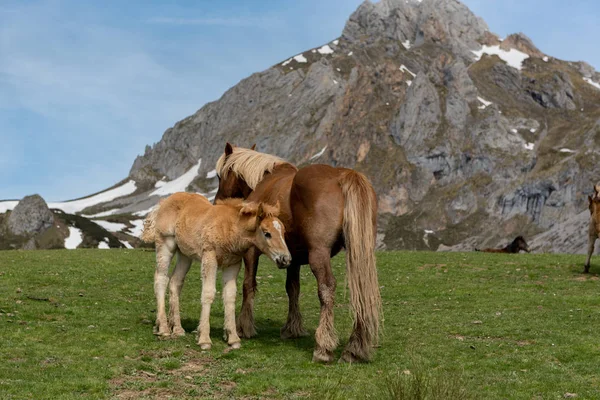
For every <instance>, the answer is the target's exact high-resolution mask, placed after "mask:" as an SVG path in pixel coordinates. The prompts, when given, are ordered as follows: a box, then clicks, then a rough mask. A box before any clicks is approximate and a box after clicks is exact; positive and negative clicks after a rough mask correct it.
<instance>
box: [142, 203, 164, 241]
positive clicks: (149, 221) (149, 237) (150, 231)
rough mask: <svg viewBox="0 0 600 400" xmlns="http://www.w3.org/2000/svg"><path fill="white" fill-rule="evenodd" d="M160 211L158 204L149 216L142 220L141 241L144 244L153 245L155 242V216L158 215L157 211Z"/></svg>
mask: <svg viewBox="0 0 600 400" xmlns="http://www.w3.org/2000/svg"><path fill="white" fill-rule="evenodd" d="M159 209H160V203H159V204H157V205H156V206H155V207H154V208H153V209H152V211H150V214H148V215H147V216H146V219H145V220H144V230H143V231H142V236H141V239H142V241H144V242H146V243H154V242H155V240H156V226H155V224H156V216H157V215H158V210H159Z"/></svg>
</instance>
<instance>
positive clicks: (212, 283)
mask: <svg viewBox="0 0 600 400" xmlns="http://www.w3.org/2000/svg"><path fill="white" fill-rule="evenodd" d="M216 292H217V256H216V254H215V252H214V251H205V252H204V254H203V255H202V311H201V312H200V324H199V325H198V344H199V345H200V347H201V348H202V350H209V349H210V347H211V345H212V341H211V340H210V306H211V305H212V302H213V300H214V299H215V293H216Z"/></svg>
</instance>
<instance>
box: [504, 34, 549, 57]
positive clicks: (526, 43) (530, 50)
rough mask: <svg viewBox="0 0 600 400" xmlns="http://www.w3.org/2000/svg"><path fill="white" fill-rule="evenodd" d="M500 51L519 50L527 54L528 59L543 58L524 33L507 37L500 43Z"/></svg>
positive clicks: (542, 54)
mask: <svg viewBox="0 0 600 400" xmlns="http://www.w3.org/2000/svg"><path fill="white" fill-rule="evenodd" d="M500 48H501V49H502V50H506V51H509V50H510V49H515V50H519V51H520V52H522V53H525V54H527V55H528V56H530V57H538V58H542V57H544V53H542V52H541V51H540V50H539V49H538V48H537V47H535V45H534V44H533V41H532V40H531V39H529V38H528V37H527V36H526V35H525V34H524V33H520V32H519V33H513V34H512V35H510V36H508V37H507V38H506V39H504V40H503V41H502V42H501V43H500Z"/></svg>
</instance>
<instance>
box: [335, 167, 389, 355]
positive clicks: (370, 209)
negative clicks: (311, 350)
mask: <svg viewBox="0 0 600 400" xmlns="http://www.w3.org/2000/svg"><path fill="white" fill-rule="evenodd" d="M339 182H340V186H341V188H342V193H343V195H344V223H343V232H344V239H345V247H346V275H347V280H348V287H349V289H350V302H351V304H352V308H353V309H354V312H355V318H354V333H353V336H356V337H354V338H353V339H354V340H352V338H351V342H354V343H355V345H356V346H354V347H355V348H354V349H352V351H353V352H355V353H356V355H358V356H359V357H360V358H362V359H364V360H368V359H369V358H370V355H371V352H372V347H373V344H374V343H375V342H377V341H378V339H379V324H380V313H381V295H380V293H379V283H378V281H377V269H376V265H375V240H376V237H377V198H376V196H375V191H374V190H373V186H371V183H370V182H369V180H368V179H367V177H365V176H364V175H363V174H361V173H359V172H356V171H352V170H350V171H347V172H344V173H343V175H342V176H341V178H340V181H339Z"/></svg>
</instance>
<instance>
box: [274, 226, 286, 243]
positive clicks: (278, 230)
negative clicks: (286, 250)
mask: <svg viewBox="0 0 600 400" xmlns="http://www.w3.org/2000/svg"><path fill="white" fill-rule="evenodd" d="M273 226H274V227H275V229H277V232H279V237H280V238H281V240H282V241H283V242H284V243H285V240H284V239H283V233H281V224H280V223H279V221H273Z"/></svg>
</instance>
